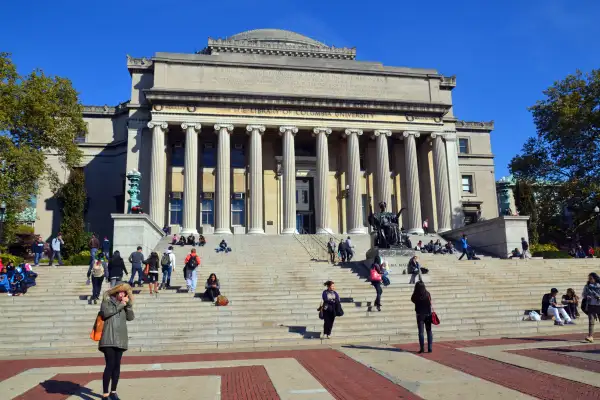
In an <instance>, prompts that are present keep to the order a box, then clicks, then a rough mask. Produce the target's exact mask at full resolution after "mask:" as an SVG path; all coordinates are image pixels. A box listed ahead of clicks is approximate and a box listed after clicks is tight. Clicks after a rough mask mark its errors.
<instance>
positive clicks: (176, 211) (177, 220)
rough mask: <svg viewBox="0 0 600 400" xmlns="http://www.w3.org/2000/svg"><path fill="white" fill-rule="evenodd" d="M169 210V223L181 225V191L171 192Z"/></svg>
mask: <svg viewBox="0 0 600 400" xmlns="http://www.w3.org/2000/svg"><path fill="white" fill-rule="evenodd" d="M169 210H170V211H171V218H170V222H171V225H181V223H182V222H183V194H182V193H181V192H173V193H171V200H170V203H169Z"/></svg>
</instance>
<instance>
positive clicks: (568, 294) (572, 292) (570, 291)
mask: <svg viewBox="0 0 600 400" xmlns="http://www.w3.org/2000/svg"><path fill="white" fill-rule="evenodd" d="M567 297H570V298H575V297H577V296H576V295H575V291H574V290H573V289H572V288H568V289H567Z"/></svg>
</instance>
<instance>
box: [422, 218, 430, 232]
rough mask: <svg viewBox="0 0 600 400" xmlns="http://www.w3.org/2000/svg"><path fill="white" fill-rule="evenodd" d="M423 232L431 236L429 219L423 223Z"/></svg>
mask: <svg viewBox="0 0 600 400" xmlns="http://www.w3.org/2000/svg"><path fill="white" fill-rule="evenodd" d="M423 232H424V233H425V234H426V235H429V218H425V221H423Z"/></svg>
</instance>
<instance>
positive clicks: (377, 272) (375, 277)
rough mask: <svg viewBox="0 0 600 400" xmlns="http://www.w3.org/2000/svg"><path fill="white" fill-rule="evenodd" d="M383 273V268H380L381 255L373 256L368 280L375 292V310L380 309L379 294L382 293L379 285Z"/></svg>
mask: <svg viewBox="0 0 600 400" xmlns="http://www.w3.org/2000/svg"><path fill="white" fill-rule="evenodd" d="M381 275H383V270H382V268H381V257H379V256H377V257H375V261H374V262H373V265H372V266H371V275H370V277H369V278H370V281H371V285H373V287H374V288H375V293H376V294H377V296H376V297H375V307H377V311H381V295H382V294H383V288H382V287H381V280H382V277H381Z"/></svg>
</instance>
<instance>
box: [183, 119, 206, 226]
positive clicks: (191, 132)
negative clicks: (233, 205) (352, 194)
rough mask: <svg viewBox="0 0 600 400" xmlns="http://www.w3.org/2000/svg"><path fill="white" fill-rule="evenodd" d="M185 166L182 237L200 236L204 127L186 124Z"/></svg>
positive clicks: (184, 126) (184, 124)
mask: <svg viewBox="0 0 600 400" xmlns="http://www.w3.org/2000/svg"><path fill="white" fill-rule="evenodd" d="M181 128H183V130H184V131H185V164H184V168H183V227H182V229H181V234H182V235H186V236H187V235H189V234H194V235H197V234H198V230H197V229H196V210H197V209H198V195H197V194H198V133H200V129H201V128H202V125H200V124H194V123H187V122H184V123H183V124H181Z"/></svg>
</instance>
